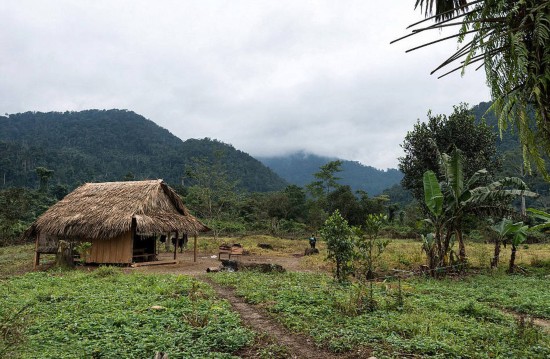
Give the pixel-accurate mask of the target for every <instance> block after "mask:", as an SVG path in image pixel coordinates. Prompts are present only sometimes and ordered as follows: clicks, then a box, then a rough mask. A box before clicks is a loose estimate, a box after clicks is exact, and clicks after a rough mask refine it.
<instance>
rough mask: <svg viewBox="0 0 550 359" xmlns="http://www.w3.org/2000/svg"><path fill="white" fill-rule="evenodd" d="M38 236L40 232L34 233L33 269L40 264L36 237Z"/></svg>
mask: <svg viewBox="0 0 550 359" xmlns="http://www.w3.org/2000/svg"><path fill="white" fill-rule="evenodd" d="M39 238H40V233H39V234H37V235H36V242H35V244H34V269H36V267H38V266H39V265H40V253H38V239H39Z"/></svg>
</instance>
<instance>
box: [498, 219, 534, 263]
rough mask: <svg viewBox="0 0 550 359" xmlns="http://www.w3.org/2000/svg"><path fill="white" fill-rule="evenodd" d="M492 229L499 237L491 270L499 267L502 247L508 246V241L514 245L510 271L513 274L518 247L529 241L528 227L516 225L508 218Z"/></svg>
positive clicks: (521, 223)
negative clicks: (502, 245)
mask: <svg viewBox="0 0 550 359" xmlns="http://www.w3.org/2000/svg"><path fill="white" fill-rule="evenodd" d="M491 229H492V230H493V231H495V232H496V233H497V236H498V237H497V239H496V240H495V251H494V254H493V258H492V260H491V268H496V267H498V261H499V257H500V246H501V244H502V243H504V244H506V243H507V241H509V242H510V244H511V245H512V254H511V258H510V266H509V269H508V271H509V272H513V269H514V267H515V259H516V251H517V247H518V246H519V245H520V244H521V243H523V242H524V241H525V240H526V239H527V229H528V226H526V225H524V224H523V222H515V223H514V222H512V220H510V219H508V218H503V219H502V220H501V221H500V222H499V223H497V224H496V225H494V226H492V227H491Z"/></svg>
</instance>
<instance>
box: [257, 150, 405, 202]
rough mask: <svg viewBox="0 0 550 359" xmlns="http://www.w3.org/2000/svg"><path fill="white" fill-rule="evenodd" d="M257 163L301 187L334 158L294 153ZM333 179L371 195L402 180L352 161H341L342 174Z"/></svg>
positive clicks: (392, 173)
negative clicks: (261, 163) (338, 178)
mask: <svg viewBox="0 0 550 359" xmlns="http://www.w3.org/2000/svg"><path fill="white" fill-rule="evenodd" d="M259 160H260V161H262V162H263V163H264V164H265V165H266V166H267V167H269V168H271V169H272V170H273V171H275V173H277V174H278V175H279V176H281V177H282V178H284V179H285V180H286V181H288V182H289V183H293V184H296V185H298V186H305V185H306V184H309V183H311V182H312V181H313V180H314V177H313V174H314V173H316V172H319V167H321V166H323V165H325V164H326V163H327V162H330V161H333V160H335V158H329V157H320V156H316V155H310V154H304V153H296V154H293V155H290V156H286V157H262V158H259ZM337 176H338V177H340V178H341V180H340V181H339V183H340V184H343V185H349V186H350V187H351V188H352V190H354V191H357V190H363V191H366V192H367V193H368V194H369V195H371V196H375V195H378V194H380V193H381V192H382V191H383V190H385V189H386V188H389V187H391V186H393V185H395V184H397V183H399V181H401V178H402V177H403V175H402V174H401V172H400V171H398V170H396V169H388V170H387V171H382V170H378V169H376V168H374V167H370V166H365V165H362V164H361V163H359V162H355V161H342V172H340V173H338V174H337Z"/></svg>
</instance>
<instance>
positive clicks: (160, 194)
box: [26, 180, 209, 239]
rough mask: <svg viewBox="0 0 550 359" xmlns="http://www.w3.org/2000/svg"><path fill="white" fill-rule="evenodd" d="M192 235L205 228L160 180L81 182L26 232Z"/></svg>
mask: <svg viewBox="0 0 550 359" xmlns="http://www.w3.org/2000/svg"><path fill="white" fill-rule="evenodd" d="M133 220H135V224H136V231H137V233H168V232H175V231H178V232H179V233H190V234H197V233H198V232H205V231H208V230H209V228H208V227H206V226H205V225H204V224H202V223H201V222H200V221H199V220H198V219H197V218H195V217H193V216H192V215H191V214H189V211H188V210H187V208H185V205H184V204H183V201H182V200H181V199H180V197H179V196H178V195H177V194H176V193H175V192H174V190H173V189H171V188H170V187H168V185H166V183H164V182H163V181H162V180H151V181H131V182H104V183H86V184H84V185H82V186H80V187H78V188H77V189H75V190H74V191H73V192H71V193H70V194H68V195H67V196H66V197H65V198H63V199H62V200H61V201H59V202H57V203H56V204H54V205H53V206H52V207H50V208H49V209H48V210H47V211H46V212H45V213H44V214H43V215H41V216H40V217H39V218H38V219H37V220H36V221H35V222H34V223H33V224H32V225H31V227H30V228H29V229H28V230H27V232H26V235H27V236H29V237H34V236H35V235H36V233H37V232H40V233H46V234H50V235H53V236H59V237H68V238H82V239H109V238H114V237H116V236H118V235H121V234H123V233H126V232H128V231H129V230H131V228H132V221H133Z"/></svg>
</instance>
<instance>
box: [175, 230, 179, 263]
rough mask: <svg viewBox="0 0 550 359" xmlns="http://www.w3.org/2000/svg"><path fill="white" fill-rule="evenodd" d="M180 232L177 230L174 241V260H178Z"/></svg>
mask: <svg viewBox="0 0 550 359" xmlns="http://www.w3.org/2000/svg"><path fill="white" fill-rule="evenodd" d="M178 241H179V239H178V232H177V231H176V242H175V243H174V260H176V256H177V255H178Z"/></svg>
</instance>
